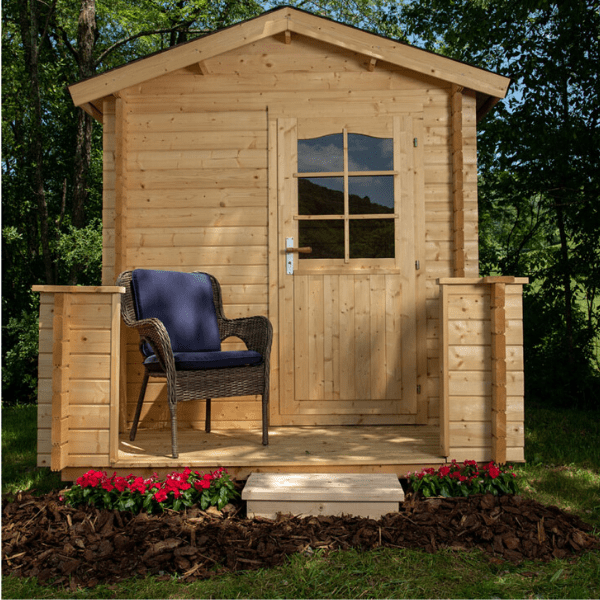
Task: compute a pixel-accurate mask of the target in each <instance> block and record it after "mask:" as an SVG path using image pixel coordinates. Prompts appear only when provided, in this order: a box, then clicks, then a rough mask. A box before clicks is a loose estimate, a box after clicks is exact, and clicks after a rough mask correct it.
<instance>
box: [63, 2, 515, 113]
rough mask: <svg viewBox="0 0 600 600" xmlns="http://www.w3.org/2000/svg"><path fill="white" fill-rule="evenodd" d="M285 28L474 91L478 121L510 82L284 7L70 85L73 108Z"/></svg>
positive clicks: (94, 106) (96, 103)
mask: <svg viewBox="0 0 600 600" xmlns="http://www.w3.org/2000/svg"><path fill="white" fill-rule="evenodd" d="M286 31H289V32H293V33H296V34H298V35H302V36H305V37H308V38H311V39H314V40H318V41H321V42H325V43H327V44H331V45H333V46H337V47H339V48H343V49H345V50H350V51H353V52H357V53H359V54H362V55H364V56H366V57H368V58H370V59H375V60H381V61H385V62H387V63H391V64H393V65H397V66H400V67H403V68H405V69H408V70H411V71H414V72H415V73H419V74H421V75H426V76H429V77H433V78H436V79H439V80H441V81H444V82H447V83H453V84H456V85H458V86H461V87H464V88H469V89H471V90H474V91H475V92H477V120H479V119H480V118H481V117H483V115H485V114H486V113H487V112H488V111H489V110H490V109H491V108H492V107H493V106H494V104H496V102H497V101H498V100H500V99H501V98H504V96H505V95H506V92H507V90H508V86H509V84H510V79H509V78H508V77H504V76H502V75H498V74H496V73H492V72H490V71H486V70H485V69H481V68H479V67H474V66H471V65H468V64H466V63H463V62H460V61H457V60H454V59H451V58H447V57H445V56H441V55H439V54H435V53H433V52H429V51H426V50H422V49H420V48H416V47H414V46H411V45H409V44H406V43H404V42H399V41H396V40H392V39H390V38H386V37H383V36H379V35H376V34H373V33H369V32H367V31H364V30H361V29H358V28H356V27H352V26H349V25H345V24H342V23H338V22H336V21H333V20H331V19H328V18H325V17H319V16H315V15H313V14H311V13H308V12H305V11H303V10H299V9H296V8H292V7H289V6H286V7H283V8H276V9H273V10H271V11H267V12H265V13H263V14H261V15H259V16H258V17H255V18H253V19H249V20H247V21H243V22H241V23H237V24H235V25H231V26H230V27H227V28H226V29H221V30H219V31H215V32H213V33H210V34H208V35H205V36H202V37H199V38H196V39H194V40H190V41H189V42H185V43H183V44H179V45H177V46H173V47H172V48H169V49H167V50H163V51H160V52H157V53H155V54H151V55H150V56H147V57H145V58H141V59H138V60H136V61H133V62H131V63H128V64H126V65H123V66H121V67H117V68H115V69H111V70H109V71H106V72H105V73H102V74H100V75H96V76H94V77H92V78H90V79H86V80H84V81H81V82H79V83H75V84H73V85H71V86H69V91H70V93H71V97H72V99H73V102H74V104H75V105H76V106H79V107H81V108H83V109H84V110H85V111H87V112H88V113H90V114H91V115H92V116H93V117H94V118H97V119H99V120H101V119H102V111H101V109H102V104H101V102H100V101H101V100H102V99H103V98H105V97H107V96H110V95H112V94H115V93H117V92H119V91H121V90H123V89H125V88H128V87H130V86H132V85H137V84H140V83H143V82H145V81H148V80H150V79H154V78H155V77H159V76H162V75H166V74H168V73H170V72H172V71H176V70H178V69H182V68H185V67H189V66H190V65H194V64H198V63H201V62H202V61H204V60H207V59H209V58H212V57H215V56H218V55H220V54H223V53H225V52H228V51H230V50H234V49H236V48H239V47H241V46H245V45H247V44H251V43H253V42H257V41H259V40H262V39H264V38H267V37H270V36H273V35H277V34H279V33H284V32H286Z"/></svg>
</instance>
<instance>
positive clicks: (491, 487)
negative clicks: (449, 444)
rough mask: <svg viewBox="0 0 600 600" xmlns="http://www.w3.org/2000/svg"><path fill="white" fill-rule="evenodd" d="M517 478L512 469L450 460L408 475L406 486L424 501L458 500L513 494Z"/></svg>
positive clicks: (515, 489) (494, 464) (472, 461)
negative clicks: (483, 495)
mask: <svg viewBox="0 0 600 600" xmlns="http://www.w3.org/2000/svg"><path fill="white" fill-rule="evenodd" d="M516 478H517V476H516V474H515V473H514V472H513V467H512V466H509V467H506V468H505V467H503V466H500V465H497V464H496V463H494V462H493V461H492V462H489V463H487V464H485V465H483V467H479V465H478V463H477V461H476V460H465V461H464V462H463V463H462V464H459V463H458V462H456V460H453V461H452V462H451V463H450V464H446V465H442V466H441V467H439V468H438V469H434V468H433V467H430V468H427V469H423V470H421V471H419V472H415V473H408V482H409V485H410V487H411V489H412V491H413V492H414V493H415V494H422V495H423V496H424V497H425V498H430V497H432V496H443V497H444V498H460V497H466V496H470V495H472V494H494V496H498V495H501V494H516V493H517V492H518V485H517V479H516Z"/></svg>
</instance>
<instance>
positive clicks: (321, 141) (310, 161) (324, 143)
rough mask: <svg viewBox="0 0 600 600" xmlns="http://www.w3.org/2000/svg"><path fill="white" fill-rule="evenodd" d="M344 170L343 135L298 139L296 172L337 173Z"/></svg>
mask: <svg viewBox="0 0 600 600" xmlns="http://www.w3.org/2000/svg"><path fill="white" fill-rule="evenodd" d="M343 170H344V136H343V135H342V134H341V133H334V134H333V135H324V136H323V137H319V138H315V139H312V140H298V173H337V172H340V171H343Z"/></svg>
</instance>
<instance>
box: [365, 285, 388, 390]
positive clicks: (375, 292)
mask: <svg viewBox="0 0 600 600" xmlns="http://www.w3.org/2000/svg"><path fill="white" fill-rule="evenodd" d="M369 279H370V284H371V285H370V288H371V290H370V292H371V295H370V313H371V352H370V356H371V398H373V399H375V400H380V399H384V398H385V397H386V396H387V389H386V388H387V376H386V375H387V360H386V348H387V345H386V339H385V337H386V323H385V321H386V319H385V317H386V298H385V292H386V286H385V279H386V278H385V275H371V276H370V278H369Z"/></svg>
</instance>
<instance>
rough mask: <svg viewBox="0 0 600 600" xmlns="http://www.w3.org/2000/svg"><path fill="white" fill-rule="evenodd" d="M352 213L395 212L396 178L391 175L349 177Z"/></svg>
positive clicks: (349, 199)
mask: <svg viewBox="0 0 600 600" xmlns="http://www.w3.org/2000/svg"><path fill="white" fill-rule="evenodd" d="M348 194H349V198H348V201H349V205H350V207H349V209H350V214H351V215H373V214H386V213H387V214H393V212H394V178H393V177H392V176H391V175H377V176H374V177H350V178H348Z"/></svg>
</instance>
